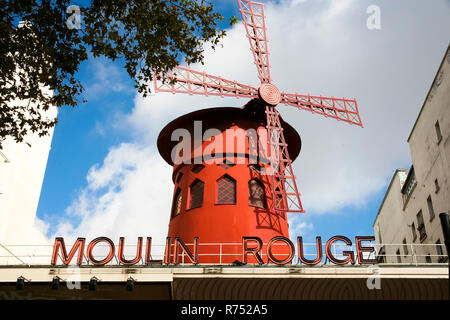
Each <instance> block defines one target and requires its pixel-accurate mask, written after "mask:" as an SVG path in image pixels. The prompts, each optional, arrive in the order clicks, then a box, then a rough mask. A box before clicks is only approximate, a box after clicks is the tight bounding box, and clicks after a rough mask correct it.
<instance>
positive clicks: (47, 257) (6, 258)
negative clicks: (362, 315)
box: [0, 243, 448, 267]
mask: <svg viewBox="0 0 450 320" xmlns="http://www.w3.org/2000/svg"><path fill="white" fill-rule="evenodd" d="M165 246H166V245H165V244H152V247H151V257H146V256H145V252H146V248H145V246H143V248H142V257H141V258H140V260H139V262H138V263H137V265H139V264H140V265H146V261H147V260H152V264H165V263H164V261H168V262H169V263H168V264H170V265H172V264H173V261H174V260H173V259H174V252H175V250H174V249H175V244H174V243H172V244H171V248H170V250H168V251H169V252H170V256H169V257H166V259H164V258H165V257H164V253H165V251H166V250H165ZM278 246H284V247H285V248H284V249H283V248H280V249H279V250H277V249H276V247H278ZM186 247H187V248H188V249H189V251H190V252H191V253H192V252H193V249H194V244H193V243H187V244H186ZM364 247H372V248H373V252H370V253H367V252H364V253H363V257H364V259H377V261H378V264H394V265H416V266H417V265H423V264H427V265H446V263H447V262H448V260H447V259H448V257H447V255H446V254H445V253H446V248H445V245H444V244H404V243H401V244H375V243H368V244H364ZM71 248H72V244H70V245H67V247H66V249H67V252H70V250H71ZM180 248H181V247H180ZM286 248H287V247H286V245H285V244H283V243H275V244H273V251H274V253H273V256H275V257H276V258H277V259H279V260H283V259H286V258H287V257H288V254H287V253H286V250H287V249H286ZM282 249H283V250H284V253H280V251H281V250H282ZM109 250H110V248H109V246H107V245H104V244H98V245H97V246H95V248H94V250H93V251H92V256H93V257H94V258H95V259H96V260H102V259H104V258H105V257H106V256H107V255H108V252H109ZM356 250H357V249H356V246H355V245H352V246H348V245H345V244H340V243H333V244H332V245H331V250H330V251H331V253H332V255H333V257H335V258H337V259H345V258H346V257H347V256H345V255H344V254H343V251H353V254H354V259H355V261H356V264H359V261H358V257H357V252H356ZM136 252H137V245H125V246H124V258H126V259H129V260H131V259H134V258H135V257H136ZM303 252H304V253H303V256H304V257H305V258H306V259H311V260H313V259H316V257H317V254H316V244H315V243H304V244H303ZM322 252H323V257H322V260H321V261H320V262H319V263H318V265H327V264H331V262H330V261H329V259H328V257H327V255H326V252H325V244H323V245H322ZM52 253H53V245H6V244H0V267H2V266H12V265H21V266H33V265H50V264H51V259H52ZM259 254H260V256H261V257H262V259H263V260H264V261H265V263H267V262H269V261H268V254H267V244H266V243H264V244H263V247H262V249H261V250H260V251H259ZM77 255H78V252H76V254H75V256H74V257H73V259H72V261H71V263H70V264H71V265H76V260H77ZM248 256H249V257H250V258H251V256H252V255H251V254H248ZM167 258H168V259H167ZM198 258H199V262H200V263H199V264H207V265H211V264H214V265H232V264H233V262H234V263H235V264H236V262H241V261H242V260H243V254H242V243H199V244H198ZM62 261H63V260H62V257H61V252H60V251H59V252H58V259H57V265H63V262H62ZM177 263H178V264H181V265H187V264H189V265H191V264H192V261H191V259H190V258H189V256H188V254H187V253H186V252H185V251H184V250H181V249H180V250H179V258H178V260H177ZM252 264H253V262H251V263H250V264H249V265H252ZM301 264H302V262H301V261H300V259H299V257H298V248H297V246H295V254H294V256H293V258H292V260H291V261H290V262H289V265H301ZM83 265H91V262H90V261H89V259H88V257H87V255H86V252H83ZM107 265H120V261H119V258H118V253H117V248H116V250H115V252H114V256H113V259H112V260H111V261H110V262H108V263H107Z"/></svg>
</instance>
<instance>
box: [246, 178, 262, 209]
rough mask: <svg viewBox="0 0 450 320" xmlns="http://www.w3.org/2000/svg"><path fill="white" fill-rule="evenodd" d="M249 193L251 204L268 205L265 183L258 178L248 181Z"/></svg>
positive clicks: (257, 205)
mask: <svg viewBox="0 0 450 320" xmlns="http://www.w3.org/2000/svg"><path fill="white" fill-rule="evenodd" d="M248 195H249V198H248V204H249V205H251V206H253V207H258V208H265V207H266V197H265V189H264V185H263V184H262V183H261V182H260V181H259V180H258V179H252V180H250V181H249V182H248Z"/></svg>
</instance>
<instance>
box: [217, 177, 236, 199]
mask: <svg viewBox="0 0 450 320" xmlns="http://www.w3.org/2000/svg"><path fill="white" fill-rule="evenodd" d="M216 203H217V204H235V203H236V181H235V180H234V179H233V178H231V177H230V176H229V175H224V176H223V177H222V178H220V179H219V180H218V181H217V201H216Z"/></svg>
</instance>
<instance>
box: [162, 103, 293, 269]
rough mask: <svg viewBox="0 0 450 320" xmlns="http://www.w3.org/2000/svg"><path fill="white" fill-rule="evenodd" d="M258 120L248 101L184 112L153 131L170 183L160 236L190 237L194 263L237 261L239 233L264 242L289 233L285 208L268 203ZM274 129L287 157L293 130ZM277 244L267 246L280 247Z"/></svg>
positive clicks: (263, 136)
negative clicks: (196, 260)
mask: <svg viewBox="0 0 450 320" xmlns="http://www.w3.org/2000/svg"><path fill="white" fill-rule="evenodd" d="M265 122H266V120H265V114H264V109H262V108H261V107H260V106H259V104H258V101H257V100H252V101H250V102H249V103H247V104H246V105H245V106H244V107H243V108H211V109H204V110H199V111H195V112H192V113H189V114H186V115H184V116H181V117H179V118H177V119H175V120H173V121H172V122H170V123H169V124H168V125H167V126H166V127H165V128H164V129H163V130H162V131H161V133H160V134H159V137H158V150H159V152H160V154H161V156H162V157H163V158H164V160H165V161H166V162H167V163H169V164H170V165H172V166H173V175H172V180H173V182H174V185H175V186H174V191H173V202H172V210H171V217H170V223H169V232H168V237H170V238H171V239H172V240H173V239H175V238H177V237H178V238H180V239H181V240H182V241H183V242H184V243H190V244H192V243H193V242H194V238H195V237H198V239H199V240H198V241H199V250H198V251H199V252H198V253H199V262H200V263H231V262H233V261H235V260H241V258H242V238H243V237H249V236H251V237H259V238H260V239H261V240H262V241H263V243H264V244H266V243H268V242H269V241H270V239H272V238H273V237H275V236H284V237H287V238H288V237H289V231H288V226H289V225H288V221H287V216H286V214H284V213H281V214H280V213H276V212H275V211H273V210H272V209H271V207H272V194H271V192H270V186H271V184H270V179H271V176H270V175H267V174H266V170H267V169H268V168H269V163H268V160H267V154H266V151H267V140H266V135H267V132H266V128H265ZM282 127H283V130H284V136H285V139H286V142H287V143H288V148H289V155H290V157H291V159H292V160H294V159H295V158H296V157H297V156H298V154H299V152H300V147H301V140H300V136H299V135H298V133H297V132H296V131H295V130H294V129H293V128H292V127H291V126H290V125H289V124H287V123H286V122H284V121H283V120H282ZM251 245H252V246H254V245H256V243H255V244H251ZM188 247H189V249H192V248H193V246H192V245H189V246H188ZM282 247H283V246H278V247H276V246H275V247H274V248H275V249H274V250H273V252H274V253H275V254H279V253H280V252H284V253H286V248H285V247H283V248H284V249H282ZM172 250H173V248H172ZM264 250H265V248H263V252H264V253H265V251H264ZM172 254H173V252H172ZM263 260H265V261H267V257H266V256H264V255H263ZM254 261H255V260H254V259H253V260H252V259H251V257H249V262H254Z"/></svg>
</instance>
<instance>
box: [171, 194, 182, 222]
mask: <svg viewBox="0 0 450 320" xmlns="http://www.w3.org/2000/svg"><path fill="white" fill-rule="evenodd" d="M182 203H183V192H182V191H181V189H180V188H178V189H177V191H176V192H175V197H174V198H173V205H172V219H173V218H175V217H176V216H177V215H179V214H180V213H181V205H182Z"/></svg>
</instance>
